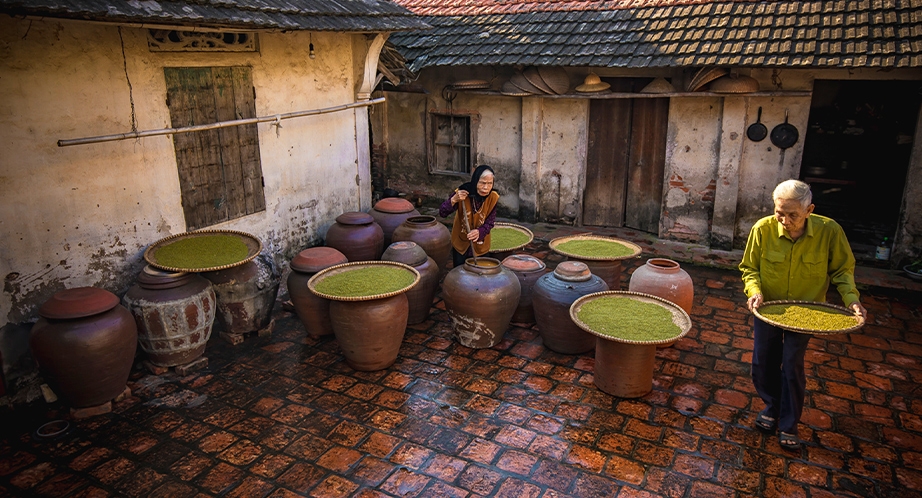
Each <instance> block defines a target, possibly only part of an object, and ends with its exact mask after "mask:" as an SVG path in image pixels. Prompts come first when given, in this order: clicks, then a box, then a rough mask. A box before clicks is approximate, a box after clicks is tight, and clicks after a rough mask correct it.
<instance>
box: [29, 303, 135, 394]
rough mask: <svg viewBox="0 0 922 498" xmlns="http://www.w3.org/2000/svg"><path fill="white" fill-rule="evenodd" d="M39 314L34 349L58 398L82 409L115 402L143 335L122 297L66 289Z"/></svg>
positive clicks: (34, 330)
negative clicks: (139, 334)
mask: <svg viewBox="0 0 922 498" xmlns="http://www.w3.org/2000/svg"><path fill="white" fill-rule="evenodd" d="M38 313H39V315H40V316H41V318H39V319H38V321H37V322H36V323H35V325H34V326H33V327H32V332H31V336H30V339H29V344H30V345H31V347H32V356H33V357H34V358H35V360H36V361H37V362H38V365H39V368H40V370H41V373H42V376H43V377H44V379H45V380H46V381H47V382H48V384H49V385H50V386H51V387H52V389H54V391H55V392H56V393H57V394H58V395H60V396H61V397H62V398H64V399H66V400H67V401H68V402H69V403H70V404H71V405H72V406H73V407H75V408H82V407H88V406H98V405H101V404H103V403H106V402H108V401H111V400H113V399H114V398H116V397H117V396H118V395H120V394H121V393H122V392H123V391H124V390H125V383H126V382H128V374H130V373H131V365H132V364H133V363H134V354H135V350H136V349H137V346H138V332H137V327H136V325H135V321H134V317H132V316H131V313H130V312H129V311H128V310H127V309H125V307H124V306H121V305H120V304H119V300H118V296H116V295H115V294H112V293H111V292H109V291H106V290H104V289H98V288H95V287H78V288H75V289H67V290H63V291H60V292H58V293H56V294H55V295H54V296H52V297H51V299H49V300H48V301H47V302H45V303H44V304H43V305H42V306H41V307H40V308H39V310H38Z"/></svg>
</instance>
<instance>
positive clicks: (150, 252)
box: [144, 228, 263, 273]
mask: <svg viewBox="0 0 922 498" xmlns="http://www.w3.org/2000/svg"><path fill="white" fill-rule="evenodd" d="M205 235H233V236H236V237H237V238H239V239H240V240H241V241H242V242H243V243H244V244H246V246H247V256H246V257H245V258H243V259H241V260H240V261H237V262H236V263H228V264H224V265H217V266H210V267H207V268H182V267H178V266H168V265H164V264H160V263H158V262H157V260H156V253H157V250H159V249H161V248H163V247H166V246H168V245H170V244H171V243H173V242H176V241H178V240H181V239H192V238H195V237H201V236H205ZM262 249H263V244H262V242H261V241H260V240H259V239H257V238H256V236H254V235H252V234H249V233H246V232H241V231H238V230H219V229H213V228H206V229H202V230H195V231H193V232H183V233H177V234H173V235H170V236H167V237H164V238H162V239H160V240H158V241H157V242H154V243H153V244H151V245H150V246H148V247H147V249H145V250H144V261H147V263H148V264H149V265H151V266H153V267H154V268H160V269H161V270H167V271H172V272H183V273H201V272H207V271H218V270H226V269H228V268H234V267H236V266H240V265H243V264H246V263H249V262H250V261H253V259H254V258H255V257H256V256H257V255H259V253H260V251H262Z"/></svg>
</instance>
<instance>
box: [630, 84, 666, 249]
mask: <svg viewBox="0 0 922 498" xmlns="http://www.w3.org/2000/svg"><path fill="white" fill-rule="evenodd" d="M633 102H634V113H633V114H634V116H633V119H632V120H631V158H630V160H629V161H628V164H629V166H628V178H627V192H626V194H627V199H626V202H625V209H624V225H625V226H628V227H631V228H636V229H638V230H643V231H644V232H650V233H658V232H659V219H660V214H661V211H662V204H663V174H664V173H665V170H666V130H667V128H668V124H669V122H668V118H669V99H667V98H663V99H635V100H633Z"/></svg>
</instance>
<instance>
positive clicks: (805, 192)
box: [772, 180, 813, 209]
mask: <svg viewBox="0 0 922 498" xmlns="http://www.w3.org/2000/svg"><path fill="white" fill-rule="evenodd" d="M778 199H785V200H791V201H797V202H800V204H801V206H803V207H804V208H805V209H806V208H807V207H808V206H809V205H810V204H811V203H812V202H813V192H811V191H810V185H807V184H806V183H804V182H802V181H800V180H785V181H783V182H781V183H779V184H778V186H777V187H775V191H774V192H772V200H775V201H777V200H778Z"/></svg>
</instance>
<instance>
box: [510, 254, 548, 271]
mask: <svg viewBox="0 0 922 498" xmlns="http://www.w3.org/2000/svg"><path fill="white" fill-rule="evenodd" d="M503 266H505V267H506V268H508V269H510V270H512V271H519V272H533V271H540V270H543V269H544V267H545V265H544V261H541V260H540V259H538V258H536V257H534V256H532V255H530V254H513V255H512V256H509V257H507V258H506V259H504V260H503Z"/></svg>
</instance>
